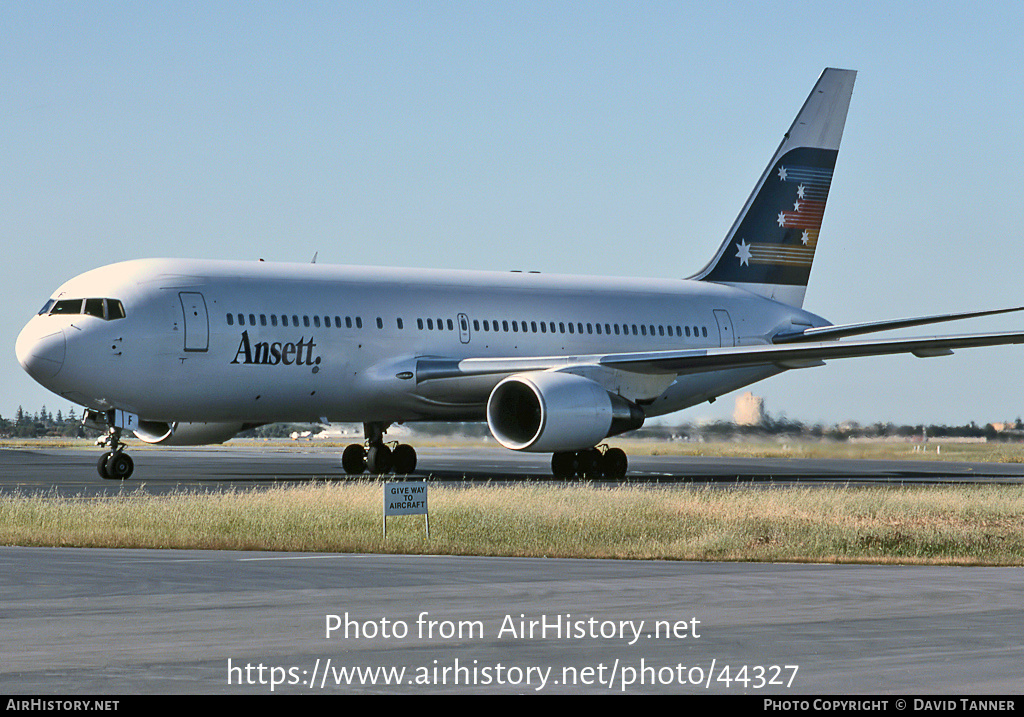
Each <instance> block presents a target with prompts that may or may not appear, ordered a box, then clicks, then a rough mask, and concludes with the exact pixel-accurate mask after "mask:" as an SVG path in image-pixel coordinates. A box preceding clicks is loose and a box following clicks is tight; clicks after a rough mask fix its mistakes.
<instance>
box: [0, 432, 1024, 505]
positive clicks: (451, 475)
mask: <svg viewBox="0 0 1024 717" xmlns="http://www.w3.org/2000/svg"><path fill="white" fill-rule="evenodd" d="M417 452H418V454H419V462H418V465H417V468H416V475H417V476H421V477H426V478H428V479H429V480H436V481H519V480H542V481H551V480H554V479H553V478H552V476H551V467H550V460H551V459H550V456H549V455H548V454H538V455H534V454H524V453H517V452H514V451H507V450H504V449H500V448H419V449H418V451H417ZM100 454H101V451H100V450H99V449H94V450H89V449H59V448H54V449H48V448H32V449H0V491H11V490H21V491H27V492H37V491H55V492H57V493H60V494H69V493H71V494H84V495H97V494H110V493H118V492H122V491H136V490H139V491H144V492H147V493H161V492H167V491H171V490H176V489H191V490H222V489H226V488H228V487H238V486H261V485H264V486H265V485H274V484H278V483H280V482H288V481H297V482H298V481H310V480H352V478H351V477H349V476H347V475H346V474H345V472H344V471H343V470H342V468H341V449H340V448H322V447H317V446H314V445H308V446H302V445H301V444H300V445H298V446H296V445H294V444H289V445H280V444H277V445H275V444H269V445H268V446H267V447H216V448H163V449H160V448H146V449H140V450H131V451H130V454H131V456H132V458H133V459H134V461H135V472H134V474H133V475H132V477H131V478H130V479H129V480H127V481H124V482H121V481H110V480H103V479H101V478H100V477H99V475H98V473H97V470H96V461H97V459H98V458H99V456H100ZM626 480H627V481H628V482H632V483H639V484H651V485H661V484H709V483H710V484H735V483H745V482H749V483H787V484H788V483H800V484H837V483H838V484H845V483H874V484H906V483H1021V482H1024V464H1020V463H953V462H946V461H935V460H903V461H897V460H841V459H786V458H712V457H680V456H630V469H629V473H628V475H627V479H626Z"/></svg>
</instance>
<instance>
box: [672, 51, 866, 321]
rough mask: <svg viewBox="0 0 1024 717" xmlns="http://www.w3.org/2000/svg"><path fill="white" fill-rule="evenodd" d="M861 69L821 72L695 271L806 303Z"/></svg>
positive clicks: (763, 293) (711, 278)
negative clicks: (738, 207) (743, 201)
mask: <svg viewBox="0 0 1024 717" xmlns="http://www.w3.org/2000/svg"><path fill="white" fill-rule="evenodd" d="M856 76H857V73H856V72H855V71H853V70H836V69H831V68H830V69H826V70H825V71H824V72H822V73H821V77H819V78H818V82H817V84H815V86H814V89H813V90H811V94H810V96H808V98H807V101H806V102H804V106H803V107H802V108H801V109H800V112H799V114H797V116H796V119H795V120H794V121H793V125H792V127H790V128H789V132H787V133H786V134H785V136H784V137H783V139H782V144H780V145H779V148H778V150H776V152H775V156H773V157H772V160H771V162H770V163H769V164H768V167H767V169H765V171H764V174H763V175H761V179H760V180H759V181H758V183H757V186H755V187H754V191H753V193H751V195H750V198H749V199H747V203H746V204H745V205H744V206H743V211H741V212H740V215H739V216H738V217H737V218H736V221H735V222H734V223H733V225H732V228H731V229H730V230H729V233H728V234H727V235H726V237H725V241H724V242H723V243H722V246H721V247H719V249H718V253H717V254H716V255H715V258H714V259H712V260H711V262H710V263H709V264H708V265H707V266H706V267H705V268H704V269H703V270H702V271H701V272H700V273H698V274H696V275H695V276H693V277H691V278H693V279H699V280H703V281H714V282H718V283H722V284H730V285H732V286H737V287H740V288H743V289H746V290H748V291H751V292H753V293H755V294H759V295H761V296H766V297H768V298H772V299H775V300H777V301H781V302H783V303H786V304H790V305H792V306H797V307H799V306H801V305H802V304H803V301H804V293H805V291H806V290H807V278H808V277H809V276H810V273H811V262H812V260H813V259H814V250H815V248H816V247H817V244H818V232H819V231H820V229H821V219H822V216H823V214H824V212H825V201H826V199H828V191H829V187H830V186H831V184H832V170H833V169H834V168H835V163H836V157H837V156H838V154H839V142H840V140H841V139H842V137H843V127H844V126H845V124H846V113H847V110H848V109H849V107H850V97H851V96H852V94H853V82H854V79H855V78H856Z"/></svg>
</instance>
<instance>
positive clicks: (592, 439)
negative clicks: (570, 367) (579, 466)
mask: <svg viewBox="0 0 1024 717" xmlns="http://www.w3.org/2000/svg"><path fill="white" fill-rule="evenodd" d="M643 423H644V413H643V411H641V410H640V408H638V407H637V406H636V405H635V404H633V403H630V402H629V401H627V400H626V399H624V398H622V397H621V396H618V395H615V394H612V393H609V392H608V391H607V390H606V389H605V388H604V387H602V386H601V384H599V383H597V382H596V381H592V380H590V379H589V378H584V377H582V376H576V375H575V374H571V373H561V372H557V371H530V372H527V373H519V374H514V375H512V376H509V377H508V378H505V379H504V380H502V381H501V382H499V383H498V385H497V386H495V387H494V390H493V391H491V396H490V398H489V399H488V400H487V426H488V428H490V429H491V434H492V435H493V436H494V438H495V439H496V440H497V441H498V443H500V444H501V445H503V446H505V447H506V448H511V449H512V450H516V451H532V452H537V453H543V452H551V453H554V452H559V451H575V450H582V449H585V448H592V447H594V446H596V445H597V444H598V443H599V442H601V441H602V440H604V439H605V438H607V437H608V436H614V435H618V434H619V433H623V432H625V431H631V430H633V429H635V428H639V427H640V426H642V425H643Z"/></svg>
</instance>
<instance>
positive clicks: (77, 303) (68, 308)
mask: <svg viewBox="0 0 1024 717" xmlns="http://www.w3.org/2000/svg"><path fill="white" fill-rule="evenodd" d="M50 313H51V314H80V313H82V300H81V299H62V300H61V301H58V302H57V303H56V304H54V305H53V308H52V309H51V310H50Z"/></svg>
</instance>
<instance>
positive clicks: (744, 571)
mask: <svg viewBox="0 0 1024 717" xmlns="http://www.w3.org/2000/svg"><path fill="white" fill-rule="evenodd" d="M0 573H2V574H3V575H4V576H5V579H4V581H3V582H2V584H0V615H2V625H3V635H4V639H3V640H2V641H0V693H7V694H22V695H25V694H28V695H32V694H49V693H52V694H63V695H72V694H91V695H104V694H107V695H109V694H114V695H127V694H154V693H156V694H199V693H234V694H250V695H252V694H267V695H269V694H271V693H300V692H301V693H306V694H338V693H377V694H395V693H414V694H439V693H474V694H480V693H484V694H487V693H522V694H557V693H568V692H571V693H603V694H641V693H652V692H658V693H677V694H690V695H700V694H745V695H748V696H751V695H768V694H771V695H775V696H787V695H788V696H791V697H792V696H795V695H809V694H827V695H852V694H885V693H888V694H896V695H901V694H902V695H908V694H913V695H928V694H931V695H953V694H957V695H963V694H974V695H979V694H983V695H1000V694H1003V695H1005V694H1015V693H1019V692H1020V691H1021V690H1022V683H1021V668H1020V666H1021V663H1022V660H1024V639H1022V638H1024V634H1022V633H1024V601H1022V600H1021V597H1022V594H1024V575H1022V572H1021V571H1020V570H1018V569H1006V568H943V567H913V566H885V567H877V566H850V565H847V566H836V565H761V564H722V563H707V564H705V563H681V562H662V561H620V560H554V559H510V558H473V557H447V556H382V555H319V554H277V553H242V552H218V551H207V552H201V551H177V550H167V551H141V550H69V549H48V548H0ZM421 615H422V620H421V619H420V616H421ZM545 624H546V630H545ZM531 630H532V632H531ZM346 631H347V634H346ZM354 668H360V669H361V670H363V672H361V673H359V672H356V673H353V672H352V671H351V670H352V669H354ZM758 706H760V705H758Z"/></svg>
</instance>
